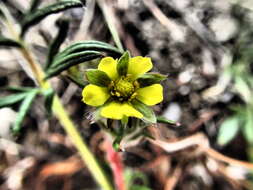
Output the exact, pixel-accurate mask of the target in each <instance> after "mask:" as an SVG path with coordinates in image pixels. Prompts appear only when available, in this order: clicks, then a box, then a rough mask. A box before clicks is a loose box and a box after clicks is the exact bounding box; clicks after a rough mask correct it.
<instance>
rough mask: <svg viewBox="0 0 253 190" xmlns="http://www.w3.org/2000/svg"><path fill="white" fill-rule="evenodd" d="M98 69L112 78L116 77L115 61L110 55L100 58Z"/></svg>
mask: <svg viewBox="0 0 253 190" xmlns="http://www.w3.org/2000/svg"><path fill="white" fill-rule="evenodd" d="M98 70H100V71H104V72H105V73H106V74H107V75H108V76H109V77H110V78H111V79H112V80H115V79H116V78H117V77H118V73H117V61H116V60H114V59H113V58H112V57H105V58H103V59H101V61H100V63H99V65H98Z"/></svg>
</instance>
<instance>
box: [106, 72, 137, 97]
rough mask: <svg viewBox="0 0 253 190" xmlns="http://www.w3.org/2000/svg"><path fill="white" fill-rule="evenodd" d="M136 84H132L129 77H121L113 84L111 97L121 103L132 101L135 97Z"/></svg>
mask: <svg viewBox="0 0 253 190" xmlns="http://www.w3.org/2000/svg"><path fill="white" fill-rule="evenodd" d="M136 88H137V86H136V85H135V82H131V81H130V80H129V78H128V77H121V78H120V79H119V80H117V81H115V82H113V84H112V87H111V95H112V96H113V97H116V98H117V99H118V100H119V101H126V100H132V99H133V98H134V97H135V96H136V93H135V89H136Z"/></svg>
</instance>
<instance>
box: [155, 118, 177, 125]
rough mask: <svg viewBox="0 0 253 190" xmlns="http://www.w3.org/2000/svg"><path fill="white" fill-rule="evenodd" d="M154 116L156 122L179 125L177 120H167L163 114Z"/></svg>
mask: <svg viewBox="0 0 253 190" xmlns="http://www.w3.org/2000/svg"><path fill="white" fill-rule="evenodd" d="M156 118H157V123H165V124H169V125H176V126H179V125H180V124H179V123H178V122H176V121H172V120H169V119H167V118H165V117H163V116H157V117H156Z"/></svg>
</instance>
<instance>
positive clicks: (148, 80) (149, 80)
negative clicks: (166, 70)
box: [137, 73, 168, 87]
mask: <svg viewBox="0 0 253 190" xmlns="http://www.w3.org/2000/svg"><path fill="white" fill-rule="evenodd" d="M167 77H168V76H167V75H162V74H160V73H146V74H144V75H142V76H140V77H139V78H138V79H137V81H138V83H139V84H140V87H145V86H150V85H152V84H158V83H160V82H161V81H163V80H165V79H167Z"/></svg>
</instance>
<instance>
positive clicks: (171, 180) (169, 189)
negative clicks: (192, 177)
mask: <svg viewBox="0 0 253 190" xmlns="http://www.w3.org/2000/svg"><path fill="white" fill-rule="evenodd" d="M181 174H182V168H181V167H176V169H175V170H174V172H173V173H172V175H171V176H170V177H168V178H167V180H166V184H165V187H164V190H173V189H174V188H175V187H176V185H177V182H178V180H179V177H180V176H181Z"/></svg>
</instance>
